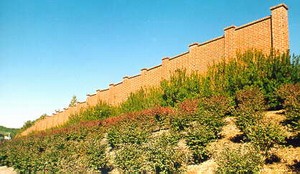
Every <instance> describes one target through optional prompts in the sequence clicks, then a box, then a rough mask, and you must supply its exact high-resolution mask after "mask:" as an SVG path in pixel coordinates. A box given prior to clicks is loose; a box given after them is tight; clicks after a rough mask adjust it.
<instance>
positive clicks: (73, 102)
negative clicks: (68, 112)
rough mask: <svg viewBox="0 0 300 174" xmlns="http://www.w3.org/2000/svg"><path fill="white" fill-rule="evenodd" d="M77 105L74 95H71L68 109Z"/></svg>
mask: <svg viewBox="0 0 300 174" xmlns="http://www.w3.org/2000/svg"><path fill="white" fill-rule="evenodd" d="M76 103H77V97H76V96H75V95H73V97H72V99H71V101H70V104H69V107H73V106H75V105H76Z"/></svg>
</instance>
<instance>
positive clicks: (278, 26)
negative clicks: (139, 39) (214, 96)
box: [21, 4, 289, 135]
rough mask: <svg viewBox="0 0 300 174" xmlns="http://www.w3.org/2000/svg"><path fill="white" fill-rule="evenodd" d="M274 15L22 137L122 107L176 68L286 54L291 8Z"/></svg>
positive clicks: (197, 47) (126, 80)
mask: <svg viewBox="0 0 300 174" xmlns="http://www.w3.org/2000/svg"><path fill="white" fill-rule="evenodd" d="M270 10H271V15H270V16H267V17H264V18H262V19H259V20H256V21H253V22H251V23H248V24H245V25H242V26H239V27H236V26H230V27H227V28H225V29H224V35H223V36H220V37H218V38H215V39H212V40H209V41H207V42H204V43H200V44H199V43H193V44H191V45H189V49H188V51H187V52H185V53H182V54H179V55H177V56H174V57H172V58H169V57H166V58H163V59H162V64H161V65H158V66H155V67H152V68H149V69H147V68H143V69H141V73H140V74H138V75H136V76H132V77H128V76H125V77H123V81H122V82H120V83H117V84H110V85H109V88H108V89H104V90H97V91H96V93H95V94H88V95H87V99H86V101H85V102H79V103H77V105H76V106H75V107H70V108H65V109H64V111H62V112H57V113H55V114H53V115H52V116H51V117H46V118H45V119H43V120H39V121H38V122H36V123H35V124H34V125H33V126H32V127H30V128H29V129H27V130H26V131H24V132H23V133H22V134H21V135H27V134H28V133H30V132H32V131H40V130H45V129H48V128H52V127H55V126H58V125H62V124H63V123H65V122H66V121H67V120H68V118H69V116H70V115H72V114H74V113H78V112H80V111H82V110H84V109H85V108H87V107H92V106H95V105H96V104H97V103H98V102H99V101H103V102H106V103H109V104H111V105H118V104H120V103H122V102H123V101H125V100H126V99H127V97H128V96H129V94H130V93H132V92H135V91H137V90H139V89H140V88H141V87H151V86H158V85H159V84H160V82H161V80H163V79H169V78H170V75H171V73H172V72H174V71H175V70H176V69H181V68H185V69H186V70H187V71H188V72H191V71H198V72H199V73H204V72H206V71H207V67H208V65H209V64H211V63H213V62H217V61H219V60H221V59H223V58H229V57H233V56H235V55H236V53H239V52H244V51H246V50H248V49H256V50H261V51H262V52H263V53H265V54H269V53H270V51H271V50H272V49H274V50H276V51H278V52H285V51H287V50H288V49H289V36H288V12H287V11H288V8H287V6H286V5H284V4H280V5H277V6H274V7H271V8H270Z"/></svg>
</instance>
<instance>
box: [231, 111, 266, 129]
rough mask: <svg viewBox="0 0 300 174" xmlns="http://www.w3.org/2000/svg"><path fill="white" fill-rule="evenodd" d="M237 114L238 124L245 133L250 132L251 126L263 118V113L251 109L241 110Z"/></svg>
mask: <svg viewBox="0 0 300 174" xmlns="http://www.w3.org/2000/svg"><path fill="white" fill-rule="evenodd" d="M236 116H237V119H236V122H235V123H236V126H237V127H238V128H239V129H240V130H241V131H242V132H244V133H245V134H248V133H249V131H250V130H249V129H250V127H251V126H254V125H256V124H257V123H258V122H260V121H261V120H262V118H263V114H262V113H259V112H251V111H240V112H237V114H236Z"/></svg>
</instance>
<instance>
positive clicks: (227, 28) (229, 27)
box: [224, 25, 236, 31]
mask: <svg viewBox="0 0 300 174" xmlns="http://www.w3.org/2000/svg"><path fill="white" fill-rule="evenodd" d="M232 28H236V26H235V25H230V26H228V27H226V28H224V31H226V30H229V29H232Z"/></svg>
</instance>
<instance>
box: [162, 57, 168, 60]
mask: <svg viewBox="0 0 300 174" xmlns="http://www.w3.org/2000/svg"><path fill="white" fill-rule="evenodd" d="M169 59H170V58H169V57H164V58H162V59H161V60H169Z"/></svg>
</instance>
